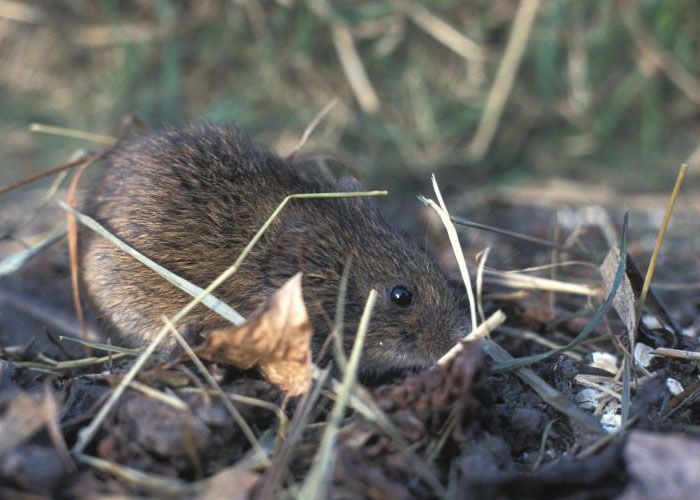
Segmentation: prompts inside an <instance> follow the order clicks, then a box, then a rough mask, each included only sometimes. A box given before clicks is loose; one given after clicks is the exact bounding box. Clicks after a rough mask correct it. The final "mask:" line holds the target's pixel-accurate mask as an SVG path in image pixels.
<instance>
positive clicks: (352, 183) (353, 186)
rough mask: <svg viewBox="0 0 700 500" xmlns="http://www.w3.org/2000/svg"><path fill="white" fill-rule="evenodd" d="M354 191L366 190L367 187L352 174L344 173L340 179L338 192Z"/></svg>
mask: <svg viewBox="0 0 700 500" xmlns="http://www.w3.org/2000/svg"><path fill="white" fill-rule="evenodd" d="M354 191H366V188H365V186H364V184H362V183H361V182H360V181H358V180H357V179H356V178H355V177H353V176H352V175H344V176H343V177H341V178H340V180H338V192H341V193H351V192H354Z"/></svg>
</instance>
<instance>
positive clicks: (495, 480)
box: [0, 196, 700, 499]
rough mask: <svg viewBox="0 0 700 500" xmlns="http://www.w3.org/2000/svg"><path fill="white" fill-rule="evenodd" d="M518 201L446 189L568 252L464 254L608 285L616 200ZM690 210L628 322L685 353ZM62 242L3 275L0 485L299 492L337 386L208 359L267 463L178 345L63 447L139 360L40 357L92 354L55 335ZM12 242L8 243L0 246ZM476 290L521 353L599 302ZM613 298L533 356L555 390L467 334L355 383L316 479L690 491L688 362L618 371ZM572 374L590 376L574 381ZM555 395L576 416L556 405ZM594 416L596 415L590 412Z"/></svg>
mask: <svg viewBox="0 0 700 500" xmlns="http://www.w3.org/2000/svg"><path fill="white" fill-rule="evenodd" d="M512 199H513V198H511V201H508V200H505V199H503V198H499V197H498V196H494V197H491V198H490V199H483V198H481V199H479V198H478V197H472V196H454V197H452V198H451V199H448V200H447V205H448V207H449V208H450V210H451V211H452V213H453V215H459V216H460V217H465V218H467V219H471V220H475V221H478V222H482V223H486V224H489V225H491V226H495V227H498V228H501V229H508V230H511V231H517V232H518V233H523V234H527V235H530V236H534V237H538V238H542V239H547V240H552V239H553V233H556V240H557V241H558V242H560V243H562V244H564V243H566V242H567V240H569V241H568V242H569V243H570V242H571V241H574V240H575V243H576V244H575V245H573V246H572V248H574V250H570V251H569V252H564V251H560V252H558V255H555V256H554V257H553V255H552V254H553V252H552V250H551V249H550V248H546V247H544V246H542V245H535V244H532V243H524V242H523V241H522V240H519V239H516V238H513V237H507V236H503V235H498V234H495V233H492V232H488V231H481V230H476V229H464V228H462V229H460V234H461V237H462V242H463V244H464V247H465V249H466V252H467V256H468V257H469V258H470V259H469V260H471V261H472V262H474V261H475V260H477V259H476V255H477V253H478V252H480V251H481V250H483V249H484V248H485V247H487V246H488V247H490V248H491V251H490V254H489V257H488V261H487V266H488V267H490V268H494V269H498V270H516V269H523V268H529V267H534V266H544V265H547V264H550V263H551V262H552V259H553V258H555V259H557V261H558V262H563V261H571V260H585V261H587V262H589V263H591V264H592V265H588V266H585V265H571V266H560V267H557V268H556V270H555V271H554V273H553V274H552V271H551V269H545V270H540V271H536V272H532V273H530V274H533V275H537V276H541V277H546V278H549V279H554V280H558V281H561V282H566V283H580V284H586V285H590V286H591V287H599V288H600V287H603V280H602V279H601V274H600V272H599V270H598V269H597V266H598V265H599V264H600V263H601V262H602V261H603V258H604V257H605V255H606V252H607V250H608V248H609V246H610V243H611V242H610V241H608V240H609V239H610V237H611V235H616V236H617V237H619V234H620V229H621V223H622V212H621V211H620V210H617V209H615V208H614V207H613V208H610V209H608V210H607V211H606V210H604V209H602V208H600V207H598V208H597V209H595V210H593V209H586V208H582V207H578V206H576V205H573V204H561V203H559V204H556V205H555V204H549V205H547V204H542V203H537V200H531V201H527V200H525V201H523V200H520V201H518V202H513V201H512ZM17 206H18V207H19V205H17ZM662 206H663V205H660V207H656V208H654V207H649V208H648V209H642V210H636V211H633V212H632V214H631V219H630V235H629V255H630V259H631V260H632V261H633V262H634V263H636V265H637V266H638V267H639V268H640V269H642V270H646V267H647V261H648V259H649V255H650V253H651V249H652V247H653V244H654V239H655V237H656V232H657V231H658V227H659V220H660V217H659V212H660V210H661V213H662ZM57 211H58V209H50V210H49V212H48V215H46V214H45V215H46V217H45V218H43V219H42V221H43V222H42V224H44V225H45V224H48V226H49V227H50V226H51V225H50V223H49V222H46V221H50V220H51V218H52V217H53V218H54V219H55V220H58V219H59V218H60V214H56V213H55V212H57ZM555 214H556V215H555ZM606 214H609V216H608V215H606ZM697 215H698V214H697V213H694V212H693V210H692V209H687V207H686V209H684V205H683V204H682V203H680V204H679V208H678V210H677V212H676V213H675V215H674V219H673V223H672V225H671V226H670V227H669V231H668V236H667V238H666V240H665V241H664V246H663V252H662V254H661V257H660V260H659V262H658V264H657V269H656V274H655V277H654V283H655V287H652V291H653V296H652V297H650V299H649V300H648V301H647V309H646V310H647V314H646V315H645V317H644V318H643V320H642V324H641V326H640V330H639V332H638V335H637V339H636V342H637V343H638V344H644V345H646V346H648V347H649V348H650V349H657V348H662V347H665V348H669V347H672V348H674V349H679V350H687V351H697V350H698V336H697V332H698V325H699V322H698V314H697V311H698V307H699V306H700V293H698V292H699V289H700V285H698V284H697V283H696V281H698V280H697V278H698V276H697V274H698V273H697V257H696V255H697V250H698V248H697V247H698V242H699V240H698V235H700V223H699V222H698V221H699V220H700V218H698V217H697ZM22 217H23V211H22V210H20V209H18V214H17V216H16V217H13V218H11V219H12V220H8V222H7V224H8V226H7V227H3V228H2V229H4V230H11V229H12V227H11V226H12V224H16V222H17V220H21V219H22ZM15 219H16V220H15ZM420 219H421V220H423V221H424V222H426V224H425V225H424V226H423V228H422V229H420V231H423V232H426V231H427V232H428V233H431V240H432V241H434V242H435V243H434V247H435V248H434V250H435V251H436V252H437V254H438V256H439V257H440V259H441V260H442V262H443V264H444V266H445V267H446V268H448V269H449V270H450V271H451V272H452V273H453V275H454V277H455V279H458V277H459V274H458V271H457V268H456V265H455V264H454V261H453V257H452V255H451V250H450V249H449V244H448V242H447V239H446V237H445V235H444V229H443V228H442V227H441V226H439V225H438V224H436V223H435V220H434V216H433V214H432V213H431V212H430V209H426V211H425V212H421V217H420ZM4 224H6V222H5V221H3V225H4ZM14 227H17V226H16V225H15V226H14ZM40 229H42V230H43V229H45V228H44V227H43V226H42V228H40ZM23 231H25V232H24V233H20V234H18V235H17V234H15V236H16V237H18V238H19V237H22V236H23V235H26V234H30V233H32V232H34V234H36V233H37V232H40V231H39V229H37V228H36V227H34V228H31V227H30V228H25V229H24V230H23ZM64 247H65V243H59V244H56V245H54V246H52V247H51V248H49V249H48V250H46V251H44V252H42V253H40V254H39V255H37V256H35V257H34V258H32V259H31V260H30V261H29V262H28V263H27V264H26V265H25V266H24V267H23V268H22V269H21V270H20V271H17V272H15V273H13V274H11V275H10V276H8V277H7V278H6V279H4V281H2V283H1V284H0V346H1V347H0V435H2V436H8V437H7V438H6V439H3V442H0V497H6V498H7V497H14V496H16V495H20V494H38V495H49V496H56V497H81V498H82V497H92V496H95V495H98V494H101V495H105V494H108V495H146V496H157V497H162V496H192V495H199V496H201V497H205V498H206V497H209V498H215V497H217V496H221V495H226V496H229V497H231V496H233V497H234V498H246V497H254V498H259V497H263V498H269V497H278V496H286V495H290V494H291V495H294V494H296V492H298V491H299V488H300V487H302V485H304V483H305V481H307V479H308V477H309V472H310V470H311V468H312V466H313V464H314V462H315V459H316V457H317V453H318V452H319V443H320V442H321V440H322V436H323V434H324V430H325V429H326V427H327V426H328V425H329V424H328V421H329V418H330V414H331V411H332V408H333V406H334V401H335V399H336V396H335V394H334V390H333V389H332V386H331V385H330V384H326V385H325V386H324V388H323V389H322V390H320V391H319V390H316V389H317V388H316V387H315V388H314V389H312V390H311V392H310V393H308V394H307V395H305V396H302V397H301V398H285V397H284V395H283V394H282V393H281V392H280V391H279V390H278V389H277V388H276V387H274V386H272V385H270V384H269V383H267V382H265V381H263V380H261V379H260V377H259V376H258V374H257V373H256V372H254V371H247V372H240V371H236V370H233V369H231V368H230V367H225V366H218V365H211V364H210V365H208V368H209V369H210V371H211V372H212V374H213V375H214V377H215V379H216V380H217V381H218V383H219V384H220V386H221V388H222V390H223V392H224V393H225V394H227V395H235V398H234V399H233V403H234V405H235V407H236V409H237V410H238V411H240V413H241V414H242V416H243V418H244V419H245V420H246V422H247V423H248V424H249V426H250V427H251V429H252V431H253V433H254V435H255V437H256V439H257V441H258V442H259V444H260V446H261V447H262V448H263V449H264V450H265V451H266V452H267V453H268V456H269V460H270V462H269V464H267V465H264V464H263V465H261V464H260V463H257V462H256V461H255V459H254V458H255V457H254V455H253V454H252V453H251V445H250V443H249V440H248V438H247V437H246V435H245V433H244V432H242V430H241V428H240V427H239V426H238V425H237V424H236V423H235V422H234V419H233V417H232V415H231V414H230V413H229V411H228V409H227V407H226V405H224V404H223V402H222V400H221V398H220V395H219V394H217V393H215V392H212V391H211V390H209V387H208V385H207V384H206V381H204V380H203V379H202V377H200V375H199V374H198V372H197V371H196V368H195V367H194V366H193V365H192V364H191V363H190V362H188V361H186V360H184V359H183V358H172V359H169V360H165V361H159V362H158V363H152V364H150V365H148V366H147V367H146V368H144V369H143V370H142V371H141V372H140V373H139V375H138V378H137V380H138V381H139V382H140V383H141V384H143V385H145V386H148V387H151V388H154V389H157V390H158V391H159V392H158V394H160V395H166V397H165V398H163V397H156V396H154V395H153V394H152V393H146V392H143V391H142V390H138V389H135V388H133V387H132V388H130V389H128V390H127V391H126V392H125V393H124V395H123V397H122V398H120V400H119V402H118V404H117V405H116V407H115V408H114V409H113V410H112V412H111V413H110V416H109V417H108V418H107V420H106V421H105V423H104V424H103V425H102V426H101V428H100V430H99V432H98V433H97V434H96V436H95V438H94V439H93V440H92V441H91V442H90V444H89V445H88V447H87V448H86V449H85V450H84V451H85V455H87V456H88V457H89V458H92V459H93V460H92V461H90V460H89V459H88V460H85V459H82V458H81V457H80V456H76V455H75V454H73V455H71V453H70V451H69V450H70V449H71V448H72V447H73V446H74V445H75V443H76V440H77V439H78V436H79V433H80V431H81V430H83V429H85V427H86V426H87V425H88V424H89V423H90V422H91V421H92V419H93V418H94V417H95V415H96V413H97V412H98V411H99V410H100V408H101V407H102V405H103V403H104V401H105V399H106V398H107V397H108V395H109V394H110V392H111V390H112V389H113V387H114V386H115V385H116V384H117V383H118V382H119V380H120V379H121V377H122V376H123V375H124V373H125V371H126V370H127V369H128V367H129V366H130V365H131V363H132V360H133V358H132V357H129V356H125V357H118V356H109V357H108V359H105V360H104V362H100V363H97V364H92V365H87V366H84V367H78V368H70V369H47V368H46V366H47V365H52V364H54V365H55V362H59V361H66V360H77V359H84V358H86V357H88V356H102V355H103V354H104V353H101V352H97V351H93V353H91V354H88V353H86V352H85V350H84V348H83V347H82V346H80V345H77V344H75V343H71V342H67V341H65V340H61V339H60V338H59V336H60V335H63V334H65V333H72V334H75V333H76V332H77V331H78V328H77V321H76V320H75V315H74V314H73V312H72V306H71V298H70V297H71V295H70V287H69V280H68V264H67V256H66V251H65V249H64ZM18 248H21V245H18V244H17V243H16V242H13V241H10V240H5V242H4V243H3V247H2V252H3V253H2V256H6V255H10V254H12V253H14V252H16V251H18ZM476 268H477V267H476V266H475V265H472V266H471V269H473V270H474V272H476V271H475V270H476ZM627 275H628V277H629V279H630V282H631V283H632V289H634V288H635V286H634V283H635V282H636V281H639V278H640V276H642V277H643V275H640V274H637V273H636V272H635V269H634V266H628V269H627ZM475 277H476V276H474V278H475ZM487 278H488V277H487ZM680 285H682V286H680ZM603 290H605V289H604V288H603ZM513 292H518V293H517V294H513ZM483 295H484V307H485V313H486V316H488V315H489V313H490V312H492V311H495V310H497V309H501V310H503V311H504V312H505V313H506V315H507V321H506V326H507V328H503V329H499V330H497V331H496V332H493V333H492V335H491V341H492V342H495V343H496V344H498V345H500V346H501V347H502V348H504V349H505V350H506V351H508V352H509V353H510V354H511V355H512V356H514V357H516V358H518V357H522V356H528V355H532V354H537V353H543V352H545V351H547V350H548V349H550V348H551V345H552V343H553V344H557V345H565V344H567V343H569V342H570V341H571V340H572V339H574V338H575V337H576V335H578V334H579V332H581V330H582V329H584V327H585V326H586V325H587V324H588V323H589V322H590V320H591V318H592V316H593V311H594V310H595V309H596V308H597V307H598V306H599V305H600V303H601V302H602V300H601V298H600V296H598V297H586V296H580V295H574V294H566V293H552V292H550V291H547V290H542V289H536V290H525V289H522V290H521V289H516V290H513V289H511V288H509V287H506V286H504V285H503V283H502V282H497V281H496V280H494V279H486V280H485V284H484V289H483ZM620 310H622V306H619V305H618V306H615V307H613V308H611V309H610V310H609V311H608V312H607V314H606V315H605V319H604V321H602V322H601V323H600V324H599V325H597V327H596V328H595V329H594V330H593V332H592V333H591V334H590V336H589V337H588V338H587V339H586V340H585V341H584V342H582V343H581V344H579V345H577V346H576V347H574V348H572V349H570V350H568V351H567V352H566V353H560V354H558V355H554V356H551V357H549V358H547V359H545V360H543V361H540V362H537V363H533V364H531V365H529V366H528V369H529V370H531V371H532V373H534V375H536V376H537V377H539V380H541V381H542V383H543V384H545V386H546V387H548V388H550V389H551V390H552V391H553V392H551V393H550V396H549V397H547V396H543V394H542V392H541V391H538V390H535V388H534V387H533V384H532V382H531V381H532V378H529V379H528V378H527V377H522V376H520V375H519V374H518V373H519V372H514V371H496V370H494V366H495V362H494V361H493V359H492V358H491V357H490V356H489V355H488V354H487V353H489V352H491V351H490V350H489V349H484V346H485V343H486V342H488V341H480V342H477V343H473V344H469V345H468V346H467V347H466V348H465V349H463V351H462V352H461V353H460V354H459V355H458V356H456V357H455V358H453V359H452V360H451V361H450V362H449V363H447V364H446V365H444V366H436V367H434V368H432V369H430V370H427V371H425V372H422V373H400V374H396V375H395V376H393V377H392V378H391V379H384V380H380V381H372V385H367V386H363V387H365V388H366V390H361V391H359V392H356V394H355V396H356V398H355V400H354V401H355V402H354V403H352V402H351V405H350V408H349V410H348V411H347V412H346V414H345V416H344V418H343V419H342V421H341V422H340V427H339V430H338V433H337V435H336V436H335V447H334V451H333V454H332V457H333V460H332V463H333V475H332V477H331V478H330V482H329V483H328V490H327V491H326V493H327V496H328V497H330V498H387V497H392V498H416V497H420V498H434V497H443V496H444V497H460V498H542V497H546V498H562V499H563V498H567V499H569V498H570V499H574V498H576V499H578V498H624V499H637V498H660V497H664V498H692V497H693V496H694V493H695V491H696V489H697V487H698V486H700V484H698V483H699V482H700V480H698V478H697V475H696V474H695V471H697V470H698V466H700V441H698V439H697V438H696V435H697V433H698V429H700V427H699V426H698V421H699V418H700V417H699V412H700V403H698V401H697V394H698V391H699V390H700V383H699V382H698V380H699V379H698V375H699V373H700V372H699V371H698V363H697V361H693V360H685V359H679V358H673V357H666V356H654V357H652V358H651V360H650V362H649V363H648V364H647V365H646V366H643V367H642V366H639V359H641V358H635V359H638V362H637V363H636V364H635V365H634V367H633V368H632V369H630V370H629V374H628V375H625V374H624V370H623V369H622V366H623V360H624V359H625V356H627V358H628V359H629V352H630V345H629V335H628V333H627V331H626V329H625V325H624V321H622V320H621V319H620V317H619V316H620V314H619V311H620ZM92 328H93V329H94V327H92ZM525 332H527V333H525ZM98 338H99V337H98ZM100 341H102V342H104V341H105V339H100ZM543 342H549V343H550V347H546V346H544V345H543ZM596 353H598V354H596ZM601 353H604V354H607V355H609V356H613V358H612V359H613V361H612V364H613V366H614V368H613V371H616V373H611V372H610V371H606V370H605V369H604V368H601V366H603V365H601V364H595V363H593V362H592V360H593V359H594V358H596V356H599V355H600V354H601ZM331 376H332V377H336V376H338V374H337V373H335V372H333V373H332V375H331ZM582 379H586V380H589V381H594V383H596V384H598V386H584V385H582V384H581V380H582ZM625 381H627V383H629V386H630V387H629V392H630V396H629V398H628V399H627V397H626V396H625V391H626V388H625V385H624V384H625ZM365 382H367V381H365ZM674 384H676V385H674ZM316 385H318V382H317V384H316ZM600 386H603V389H601V388H600ZM676 386H679V387H680V389H676ZM139 387H142V386H139ZM669 388H671V389H672V390H671V389H669ZM586 391H587V392H586ZM586 395H588V396H589V398H588V399H586V398H585V397H584V396H586ZM363 398H367V399H363ZM557 398H559V399H557ZM358 401H359V402H358ZM362 401H364V402H365V403H364V406H363V404H362ZM557 401H559V402H562V401H564V402H565V403H564V407H565V408H577V409H578V411H580V412H581V413H582V414H585V415H586V416H587V418H578V417H576V416H572V414H571V413H566V414H565V413H562V411H561V408H562V406H561V405H559V406H558V403H557ZM626 401H628V402H629V405H628V406H627V402H626ZM363 408H364V409H363ZM368 408H369V409H368ZM276 409H279V410H276ZM280 413H281V414H280ZM623 413H624V415H623ZM378 415H380V416H383V417H381V418H380V417H377V416H378ZM589 419H592V421H593V422H594V423H595V424H596V425H591V424H590V422H591V420H589ZM601 421H602V423H603V424H606V425H607V427H606V426H605V425H603V426H600V427H598V428H597V429H596V426H599V425H600V423H601ZM621 423H624V425H622V426H620V424H621ZM606 429H607V430H606ZM76 458H77V460H76Z"/></svg>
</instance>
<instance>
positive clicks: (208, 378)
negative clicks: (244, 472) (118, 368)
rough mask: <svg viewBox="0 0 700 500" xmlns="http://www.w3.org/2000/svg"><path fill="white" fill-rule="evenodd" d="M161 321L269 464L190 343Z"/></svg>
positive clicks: (252, 434)
mask: <svg viewBox="0 0 700 500" xmlns="http://www.w3.org/2000/svg"><path fill="white" fill-rule="evenodd" d="M163 322H164V323H165V329H164V330H161V331H165V332H168V331H170V333H172V334H173V336H174V337H175V340H177V343H178V344H180V346H181V347H182V348H183V349H184V351H185V353H186V354H187V356H188V357H189V358H190V359H191V360H192V362H193V363H194V365H195V366H196V367H197V370H199V372H200V373H201V374H202V376H203V377H204V379H205V380H206V381H207V383H208V384H209V385H211V386H212V388H213V389H214V390H215V391H216V392H217V394H218V395H219V397H220V398H221V402H222V403H223V405H224V407H226V409H227V410H228V412H229V414H230V415H231V418H233V421H234V422H236V424H238V427H240V428H241V431H242V432H243V434H244V435H245V437H246V439H247V440H248V442H249V443H250V444H251V446H252V447H253V450H254V451H255V453H256V454H257V455H258V457H259V458H260V459H261V460H262V461H263V462H264V463H268V464H269V460H268V458H267V453H265V451H264V450H263V448H262V447H261V446H260V443H259V442H258V439H257V438H256V437H255V433H254V432H253V430H252V429H251V428H250V426H249V425H248V422H246V421H245V419H244V418H243V415H241V412H239V411H238V410H237V409H236V407H235V406H233V404H232V403H231V400H230V399H229V398H228V397H226V393H225V392H224V391H223V389H222V388H221V386H220V385H219V383H218V382H217V381H216V379H215V378H214V377H213V375H212V374H211V373H210V372H209V370H207V367H206V366H204V363H202V360H201V359H199V356H197V354H196V353H195V352H194V350H193V349H192V348H191V347H190V345H189V344H188V343H187V342H186V341H185V339H183V338H182V335H180V332H178V331H177V328H175V323H174V322H173V321H171V320H170V319H169V318H167V317H166V316H163Z"/></svg>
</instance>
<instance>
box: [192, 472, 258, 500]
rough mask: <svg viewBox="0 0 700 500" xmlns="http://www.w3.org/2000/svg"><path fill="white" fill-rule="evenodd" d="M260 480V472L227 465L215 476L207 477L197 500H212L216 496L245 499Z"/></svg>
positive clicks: (236, 499) (234, 499)
mask: <svg viewBox="0 0 700 500" xmlns="http://www.w3.org/2000/svg"><path fill="white" fill-rule="evenodd" d="M259 480H260V474H257V473H255V472H251V471H248V470H244V469H241V468H240V467H229V468H227V469H224V470H222V471H221V472H219V473H218V474H216V475H215V476H213V477H211V478H209V479H207V481H206V483H205V484H206V488H205V489H204V491H202V492H201V493H200V494H199V495H198V496H197V498H198V499H199V500H210V499H211V500H214V499H217V498H229V499H232V500H245V499H246V498H249V494H250V492H251V490H252V489H253V488H254V487H255V485H256V484H257V483H258V482H259Z"/></svg>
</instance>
